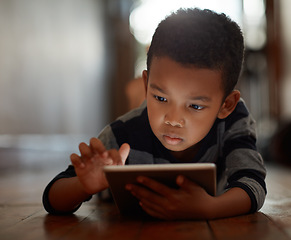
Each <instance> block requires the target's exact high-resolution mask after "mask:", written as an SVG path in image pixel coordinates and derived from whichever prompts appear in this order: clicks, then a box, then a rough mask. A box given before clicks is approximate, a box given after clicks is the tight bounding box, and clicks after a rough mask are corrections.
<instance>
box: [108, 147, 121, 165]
mask: <svg viewBox="0 0 291 240" xmlns="http://www.w3.org/2000/svg"><path fill="white" fill-rule="evenodd" d="M108 155H109V158H111V159H112V161H113V162H112V163H111V164H117V165H120V164H121V157H120V154H119V152H118V151H117V150H116V149H111V150H109V151H108Z"/></svg>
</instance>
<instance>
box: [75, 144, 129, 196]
mask: <svg viewBox="0 0 291 240" xmlns="http://www.w3.org/2000/svg"><path fill="white" fill-rule="evenodd" d="M79 149H80V153H81V156H78V155H77V154H72V155H71V157H70V158H71V162H72V164H73V165H74V167H75V171H76V174H77V176H78V179H79V181H80V183H81V184H82V187H83V188H84V191H85V192H86V193H88V194H90V195H92V194H95V193H97V192H99V191H101V190H104V189H105V188H107V187H108V182H107V180H106V177H105V175H104V172H103V166H105V165H124V164H125V161H126V158H127V156H128V154H129V150H130V147H129V145H128V144H127V143H124V144H123V145H122V146H121V147H120V149H119V150H116V149H111V150H106V148H105V147H104V145H103V143H102V142H101V141H100V140H99V139H97V138H92V139H91V140H90V144H89V145H87V144H86V143H81V144H80V145H79Z"/></svg>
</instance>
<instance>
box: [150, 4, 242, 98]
mask: <svg viewBox="0 0 291 240" xmlns="http://www.w3.org/2000/svg"><path fill="white" fill-rule="evenodd" d="M243 55H244V43H243V36H242V33H241V30H240V28H239V26H238V25H237V24H236V23H235V22H233V21H231V20H230V19H229V18H228V17H226V16H225V15H224V14H217V13H215V12H212V11H210V10H200V9H186V10H183V9H180V10H178V11H177V12H176V13H173V14H172V15H170V16H168V17H167V18H166V19H165V20H163V21H162V22H161V23H160V24H159V26H158V27H157V29H156V31H155V34H154V36H153V39H152V42H151V46H150V48H149V51H148V58H147V70H148V76H149V74H150V69H151V64H152V60H153V58H154V57H169V58H171V59H172V60H174V61H176V62H178V63H181V64H183V65H190V66H191V65H193V66H195V67H198V68H207V69H212V70H219V71H221V73H222V84H223V86H222V88H223V89H224V97H226V96H228V95H229V94H230V93H231V91H232V90H233V89H234V87H235V85H236V83H237V81H238V78H239V75H240V71H241V65H242V61H243Z"/></svg>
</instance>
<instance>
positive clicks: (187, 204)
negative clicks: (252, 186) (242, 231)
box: [127, 176, 251, 220]
mask: <svg viewBox="0 0 291 240" xmlns="http://www.w3.org/2000/svg"><path fill="white" fill-rule="evenodd" d="M137 180H138V182H139V183H140V184H142V185H144V186H145V187H146V188H144V187H141V186H138V185H127V189H128V190H129V191H131V193H132V194H133V195H134V196H136V197H137V198H138V199H139V202H140V205H141V207H142V208H143V209H144V210H145V211H146V212H147V213H148V214H149V215H151V216H153V217H157V218H160V219H168V220H173V219H215V218H223V217H231V216H236V215H241V214H245V213H249V211H250V209H251V201H250V198H249V196H248V194H247V193H246V192H245V191H244V190H243V189H241V188H231V189H229V190H228V191H227V192H225V193H224V194H222V195H220V196H217V197H213V196H211V195H209V194H208V193H207V192H206V191H205V190H204V189H203V188H201V187H200V186H198V185H197V184H195V183H193V182H191V181H190V180H188V179H186V178H185V177H183V176H179V177H178V178H177V184H178V185H179V186H180V188H179V189H172V188H168V187H167V186H165V185H163V184H161V183H158V182H156V181H154V180H152V179H149V178H145V177H139V178H138V179H137ZM149 189H151V190H149Z"/></svg>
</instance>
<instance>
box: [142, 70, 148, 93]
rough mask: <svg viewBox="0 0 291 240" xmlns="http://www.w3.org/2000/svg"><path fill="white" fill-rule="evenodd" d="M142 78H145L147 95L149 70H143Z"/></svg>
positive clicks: (144, 83)
mask: <svg viewBox="0 0 291 240" xmlns="http://www.w3.org/2000/svg"><path fill="white" fill-rule="evenodd" d="M142 79H143V85H144V88H145V93H146V95H147V91H148V71H147V70H143V72H142Z"/></svg>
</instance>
